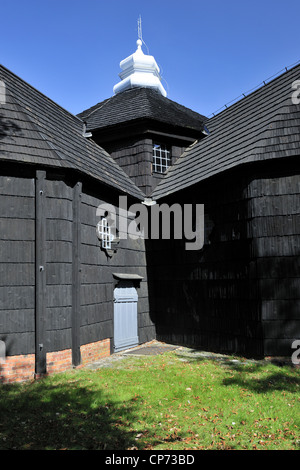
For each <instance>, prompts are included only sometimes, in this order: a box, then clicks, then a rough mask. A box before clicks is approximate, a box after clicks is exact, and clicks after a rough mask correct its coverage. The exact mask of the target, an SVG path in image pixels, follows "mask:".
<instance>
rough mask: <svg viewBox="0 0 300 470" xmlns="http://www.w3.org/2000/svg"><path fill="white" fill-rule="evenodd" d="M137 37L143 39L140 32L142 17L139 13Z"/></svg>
mask: <svg viewBox="0 0 300 470" xmlns="http://www.w3.org/2000/svg"><path fill="white" fill-rule="evenodd" d="M138 37H139V39H140V40H141V41H143V34H142V17H141V15H140V16H139V18H138Z"/></svg>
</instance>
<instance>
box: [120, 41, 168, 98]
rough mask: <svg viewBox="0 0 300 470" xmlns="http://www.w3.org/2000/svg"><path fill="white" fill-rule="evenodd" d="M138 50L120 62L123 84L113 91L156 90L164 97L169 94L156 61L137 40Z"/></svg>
mask: <svg viewBox="0 0 300 470" xmlns="http://www.w3.org/2000/svg"><path fill="white" fill-rule="evenodd" d="M136 44H137V50H136V51H135V52H134V53H133V54H131V55H130V56H129V57H127V58H126V59H124V60H122V61H121V62H120V67H121V69H122V72H120V73H119V77H120V78H121V82H119V83H117V84H116V85H115V86H114V88H113V91H114V93H115V94H117V93H121V92H122V91H125V90H129V89H131V88H135V87H146V88H154V89H156V90H158V91H159V92H160V93H161V94H162V95H163V96H167V92H166V90H165V89H164V87H163V86H162V84H161V76H160V70H159V67H158V65H157V63H156V60H155V59H154V57H153V56H151V55H146V54H144V53H143V51H142V41H141V40H140V39H138V40H137V42H136Z"/></svg>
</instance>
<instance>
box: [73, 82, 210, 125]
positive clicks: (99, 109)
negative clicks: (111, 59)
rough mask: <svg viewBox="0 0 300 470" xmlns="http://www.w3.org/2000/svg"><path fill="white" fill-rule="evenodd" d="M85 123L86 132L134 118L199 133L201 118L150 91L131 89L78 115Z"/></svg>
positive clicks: (146, 89) (202, 119)
mask: <svg viewBox="0 0 300 470" xmlns="http://www.w3.org/2000/svg"><path fill="white" fill-rule="evenodd" d="M78 116H79V117H80V118H81V119H83V120H84V121H85V122H86V125H87V130H96V129H102V128H106V127H108V126H115V125H119V124H122V123H128V122H130V121H135V120H137V119H150V120H155V121H156V122H161V123H167V124H171V125H173V126H176V127H185V128H189V129H192V130H194V131H199V132H201V131H202V130H203V122H204V121H205V120H206V118H205V116H202V115H201V114H198V113H196V112H194V111H192V110H191V109H188V108H185V107H184V106H182V105H180V104H178V103H176V102H174V101H172V100H170V99H169V98H166V97H164V96H162V95H161V94H160V93H159V92H157V91H155V90H152V89H150V88H132V89H130V90H127V91H124V92H122V93H119V94H117V95H114V96H112V97H111V98H109V99H107V100H105V101H102V102H101V103H98V104H96V105H95V106H93V107H92V108H89V109H87V110H86V111H83V112H82V113H80V114H79V115H78Z"/></svg>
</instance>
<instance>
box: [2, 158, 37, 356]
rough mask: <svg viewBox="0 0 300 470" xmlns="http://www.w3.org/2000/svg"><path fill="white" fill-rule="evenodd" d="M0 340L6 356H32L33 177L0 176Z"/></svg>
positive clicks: (33, 291) (33, 345) (33, 289)
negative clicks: (4, 347) (3, 344)
mask: <svg viewBox="0 0 300 470" xmlns="http://www.w3.org/2000/svg"><path fill="white" fill-rule="evenodd" d="M2 165H4V164H2ZM3 173H4V172H3ZM0 339H1V340H3V341H5V344H6V353H7V355H16V354H23V353H24V352H26V353H32V352H34V349H35V178H34V174H33V175H32V177H31V178H30V177H28V178H26V177H22V176H21V175H19V177H18V178H15V177H14V176H11V175H10V174H9V173H8V174H7V175H5V174H3V175H2V176H0Z"/></svg>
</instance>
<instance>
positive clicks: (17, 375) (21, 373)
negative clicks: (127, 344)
mask: <svg viewBox="0 0 300 470" xmlns="http://www.w3.org/2000/svg"><path fill="white" fill-rule="evenodd" d="M80 352H81V364H80V365H79V366H78V368H80V367H84V366H85V365H86V364H89V363H91V362H95V361H97V360H99V359H101V358H104V357H107V356H109V355H110V340H109V339H104V340H102V341H97V342H95V343H90V344H85V345H83V346H81V348H80ZM72 367H73V365H72V350H71V349H65V350H63V351H54V352H49V353H47V375H51V374H54V373H57V372H64V371H66V370H68V369H71V368H72ZM35 378H39V377H37V376H36V374H35V355H34V354H28V355H26V356H23V355H19V356H8V357H6V359H5V361H2V362H0V383H14V382H25V381H28V380H33V379H35Z"/></svg>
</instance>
